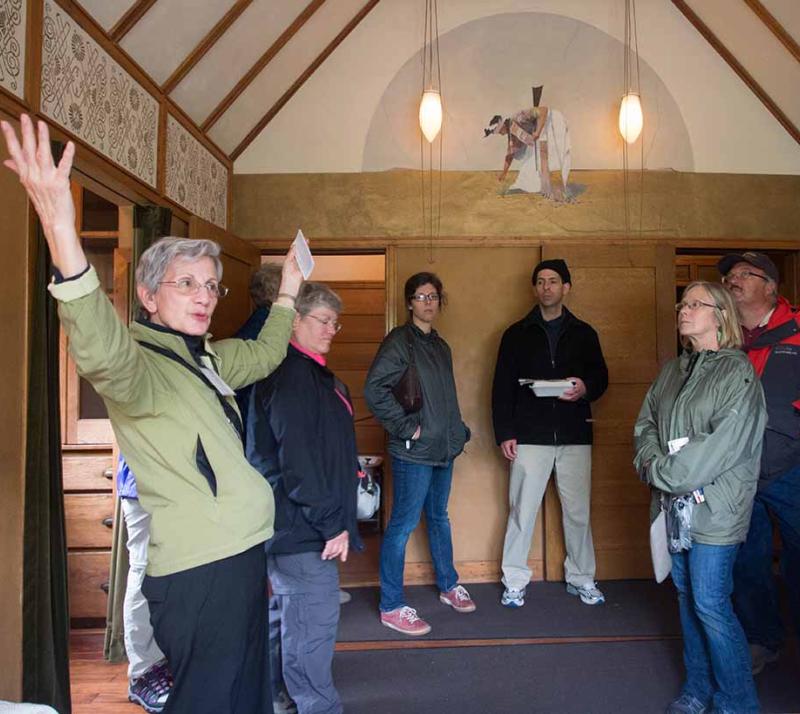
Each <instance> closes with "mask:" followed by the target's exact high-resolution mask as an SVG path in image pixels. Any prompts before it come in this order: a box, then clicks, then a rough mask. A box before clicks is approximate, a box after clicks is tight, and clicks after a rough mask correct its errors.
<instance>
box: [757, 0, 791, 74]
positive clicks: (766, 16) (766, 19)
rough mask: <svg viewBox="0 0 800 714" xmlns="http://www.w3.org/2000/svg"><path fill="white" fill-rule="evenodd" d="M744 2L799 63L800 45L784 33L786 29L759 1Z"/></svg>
mask: <svg viewBox="0 0 800 714" xmlns="http://www.w3.org/2000/svg"><path fill="white" fill-rule="evenodd" d="M744 2H745V4H746V5H747V7H749V8H750V9H751V10H752V11H753V12H754V13H755V14H756V16H757V17H758V19H759V20H761V22H763V23H764V24H765V25H766V26H767V28H768V29H769V31H770V32H771V33H772V34H773V35H775V37H777V38H778V41H779V42H780V43H781V44H782V45H783V46H784V47H785V48H786V49H787V50H789V53H790V54H791V55H792V57H794V58H795V59H796V60H797V61H798V62H800V45H798V44H797V42H795V41H794V38H793V37H792V36H791V35H790V34H789V33H788V32H786V29H785V28H784V27H783V25H781V23H780V22H778V20H777V19H776V18H775V16H774V15H773V14H772V13H771V12H770V11H769V10H767V8H766V7H764V3H762V2H761V0H744Z"/></svg>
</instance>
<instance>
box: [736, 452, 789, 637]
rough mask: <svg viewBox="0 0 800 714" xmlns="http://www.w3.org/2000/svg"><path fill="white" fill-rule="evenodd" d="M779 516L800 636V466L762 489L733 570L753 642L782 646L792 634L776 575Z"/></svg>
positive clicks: (783, 558)
mask: <svg viewBox="0 0 800 714" xmlns="http://www.w3.org/2000/svg"><path fill="white" fill-rule="evenodd" d="M773 518H774V519H775V521H776V522H777V524H778V530H779V531H780V534H781V542H782V547H781V572H782V574H783V578H784V582H785V583H786V587H787V589H788V591H789V608H790V612H791V614H792V618H793V619H794V626H795V630H796V632H797V633H798V635H800V466H798V467H796V468H794V469H792V470H791V471H787V472H785V473H784V474H782V475H781V476H778V477H777V478H775V479H774V480H772V481H770V482H769V483H768V484H767V485H766V486H765V487H764V488H763V489H762V490H760V491H758V493H756V499H755V502H754V503H753V516H752V518H751V520H750V530H749V532H748V533H747V540H746V541H745V542H744V544H743V545H742V547H741V550H740V551H739V557H738V558H737V559H736V565H735V567H734V569H733V578H734V583H735V587H734V591H733V605H734V607H735V608H736V614H737V615H738V616H739V619H740V620H741V622H742V627H744V632H745V635H747V639H748V641H749V642H752V643H754V644H759V645H762V646H764V647H767V648H769V649H771V650H773V651H777V650H779V649H780V648H781V646H782V645H783V643H784V640H785V638H786V633H785V630H784V627H783V623H782V622H781V616H780V610H779V605H778V589H777V587H776V584H775V577H774V576H773V574H772V519H773Z"/></svg>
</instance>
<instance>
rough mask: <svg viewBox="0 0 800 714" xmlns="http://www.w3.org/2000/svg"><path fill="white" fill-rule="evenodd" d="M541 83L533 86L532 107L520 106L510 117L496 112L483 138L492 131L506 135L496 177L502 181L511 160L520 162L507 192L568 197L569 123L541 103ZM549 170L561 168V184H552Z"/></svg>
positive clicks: (554, 198) (492, 132) (560, 114)
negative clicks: (505, 147) (500, 168)
mask: <svg viewBox="0 0 800 714" xmlns="http://www.w3.org/2000/svg"><path fill="white" fill-rule="evenodd" d="M542 89H543V87H541V86H539V87H533V107H532V108H530V109H522V110H520V111H518V112H517V113H516V114H514V115H512V116H510V117H505V118H504V117H502V116H500V115H499V114H495V115H494V116H493V117H492V118H491V120H490V121H489V126H488V127H486V128H485V129H484V130H483V132H484V138H486V137H487V136H490V135H492V134H500V135H501V136H507V137H508V147H507V149H506V158H505V163H504V164H503V171H502V173H501V174H500V176H499V177H498V180H499V181H500V182H503V181H505V179H506V176H507V175H508V171H509V169H510V168H511V163H512V162H513V161H514V159H516V160H517V161H519V162H520V168H519V174H518V175H517V180H516V181H515V182H514V183H513V184H512V185H511V187H510V188H509V189H508V192H509V193H541V194H542V195H543V196H545V197H546V198H551V199H553V200H556V201H567V200H569V198H570V195H569V192H568V190H567V181H568V179H569V170H570V140H569V127H568V125H567V120H566V119H565V118H564V115H563V114H562V113H561V112H560V111H558V110H557V109H550V108H549V107H545V106H540V104H539V102H540V100H541V97H542ZM551 171H560V172H561V184H562V185H561V186H553V183H552V182H551V180H550V172H551Z"/></svg>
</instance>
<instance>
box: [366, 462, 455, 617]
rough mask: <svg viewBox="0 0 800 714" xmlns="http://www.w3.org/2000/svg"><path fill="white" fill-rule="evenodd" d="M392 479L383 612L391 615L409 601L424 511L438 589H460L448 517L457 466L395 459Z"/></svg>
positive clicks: (383, 562) (383, 571) (384, 551)
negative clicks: (406, 582)
mask: <svg viewBox="0 0 800 714" xmlns="http://www.w3.org/2000/svg"><path fill="white" fill-rule="evenodd" d="M392 480H393V488H392V494H393V496H394V501H393V503H392V515H391V517H390V518H389V525H388V527H387V528H386V532H385V533H384V534H383V543H382V545H381V605H380V608H381V612H390V611H391V610H396V609H397V608H398V607H403V606H404V605H405V604H406V602H405V598H404V597H403V569H404V568H405V562H406V544H407V543H408V539H409V537H410V536H411V534H412V533H413V532H414V529H415V528H416V527H417V524H418V523H419V518H420V515H421V514H422V511H423V510H424V511H425V524H426V526H427V528H428V541H429V542H430V548H431V559H432V560H433V568H434V570H435V571H436V585H437V586H438V588H439V591H440V592H443V593H444V592H448V591H449V590H452V589H453V588H454V587H455V586H456V585H457V584H458V573H457V572H456V569H455V568H454V567H453V538H452V536H451V534H450V518H449V517H448V515H447V501H448V499H449V498H450V484H451V483H452V480H453V464H452V462H451V463H449V464H448V465H447V466H425V465H424V464H413V463H411V462H409V461H403V460H402V459H398V458H396V457H392Z"/></svg>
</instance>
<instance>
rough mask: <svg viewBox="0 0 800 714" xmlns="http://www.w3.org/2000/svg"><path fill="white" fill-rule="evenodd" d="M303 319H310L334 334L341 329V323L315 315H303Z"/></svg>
mask: <svg viewBox="0 0 800 714" xmlns="http://www.w3.org/2000/svg"><path fill="white" fill-rule="evenodd" d="M303 317H310V318H311V319H312V320H316V321H317V322H318V323H319V324H320V325H322V326H323V327H324V328H327V329H330V330H333V331H334V333H337V334H338V332H339V331H340V330H341V329H342V323H341V322H337V321H336V320H331V319H330V318H329V317H317V316H316V315H303Z"/></svg>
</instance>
